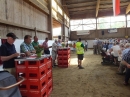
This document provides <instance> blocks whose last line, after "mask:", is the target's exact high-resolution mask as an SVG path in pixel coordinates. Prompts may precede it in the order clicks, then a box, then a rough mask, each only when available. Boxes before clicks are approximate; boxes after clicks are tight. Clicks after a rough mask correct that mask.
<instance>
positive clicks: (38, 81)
mask: <svg viewBox="0 0 130 97" xmlns="http://www.w3.org/2000/svg"><path fill="white" fill-rule="evenodd" d="M15 62H16V74H17V77H19V76H22V77H24V78H25V79H26V80H25V81H24V82H23V83H22V84H20V85H19V89H20V91H21V94H22V97H48V96H49V95H50V93H51V91H52V61H51V57H48V58H44V59H40V60H35V61H28V60H23V61H18V60H17V61H15Z"/></svg>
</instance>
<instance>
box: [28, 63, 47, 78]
mask: <svg viewBox="0 0 130 97" xmlns="http://www.w3.org/2000/svg"><path fill="white" fill-rule="evenodd" d="M44 75H46V65H45V64H44V65H42V66H40V67H28V79H40V78H42V77H43V76H44Z"/></svg>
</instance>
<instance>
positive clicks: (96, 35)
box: [95, 17, 98, 38]
mask: <svg viewBox="0 0 130 97" xmlns="http://www.w3.org/2000/svg"><path fill="white" fill-rule="evenodd" d="M95 38H98V32H97V17H96V31H95Z"/></svg>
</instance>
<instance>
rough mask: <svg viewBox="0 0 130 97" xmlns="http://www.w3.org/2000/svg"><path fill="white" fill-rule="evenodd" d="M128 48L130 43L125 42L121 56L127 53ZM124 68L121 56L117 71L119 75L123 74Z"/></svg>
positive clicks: (129, 48)
mask: <svg viewBox="0 0 130 97" xmlns="http://www.w3.org/2000/svg"><path fill="white" fill-rule="evenodd" d="M129 50H130V43H126V44H125V49H124V50H123V51H122V56H124V55H125V54H126V53H128V51H129ZM125 69H126V66H125V65H124V64H123V62H122V58H121V62H120V65H119V68H118V70H119V73H118V74H120V75H122V74H124V71H125Z"/></svg>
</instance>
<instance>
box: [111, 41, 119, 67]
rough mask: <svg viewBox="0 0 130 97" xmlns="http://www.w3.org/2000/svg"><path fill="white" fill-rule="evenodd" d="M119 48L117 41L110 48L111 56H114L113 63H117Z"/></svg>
mask: <svg viewBox="0 0 130 97" xmlns="http://www.w3.org/2000/svg"><path fill="white" fill-rule="evenodd" d="M119 50H120V46H119V43H118V42H116V45H114V46H113V47H112V48H111V52H112V51H113V56H114V62H115V64H116V65H117V61H118V60H117V58H118V56H119V55H118V51H119Z"/></svg>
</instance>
